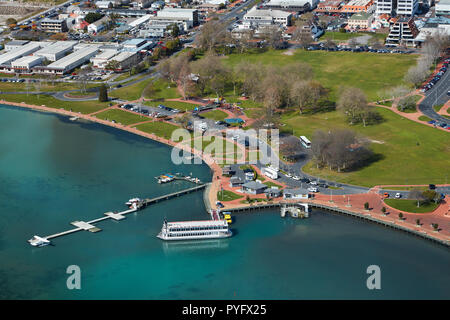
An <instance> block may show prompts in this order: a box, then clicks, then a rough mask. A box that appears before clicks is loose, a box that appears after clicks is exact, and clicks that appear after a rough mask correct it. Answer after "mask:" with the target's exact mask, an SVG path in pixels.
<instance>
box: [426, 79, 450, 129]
mask: <svg viewBox="0 0 450 320" xmlns="http://www.w3.org/2000/svg"><path fill="white" fill-rule="evenodd" d="M449 90H450V71H447V72H445V73H444V75H443V76H442V78H441V79H440V80H439V81H438V82H437V83H436V85H434V86H433V87H432V88H431V89H430V90H428V91H427V92H426V93H425V95H426V98H425V99H423V101H422V102H421V103H420V104H419V110H420V111H421V112H422V113H423V114H424V115H426V116H427V117H429V118H431V119H434V120H436V121H439V122H443V123H447V124H448V123H450V119H447V118H445V117H443V116H441V115H440V114H438V113H437V112H436V111H434V109H433V106H436V105H441V104H444V103H446V102H447V101H448V100H449V98H450V97H449V96H448V95H447V92H448V91H449Z"/></svg>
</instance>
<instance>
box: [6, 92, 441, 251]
mask: <svg viewBox="0 0 450 320" xmlns="http://www.w3.org/2000/svg"><path fill="white" fill-rule="evenodd" d="M0 103H1V104H5V105H12V106H17V107H22V108H27V109H33V110H38V111H43V112H51V113H57V114H61V115H65V116H68V117H78V118H80V119H84V120H88V121H92V122H96V123H100V124H103V125H107V126H110V127H114V128H117V129H120V130H124V131H127V132H130V133H133V134H137V135H140V136H142V137H146V138H148V139H152V140H154V141H158V142H161V143H164V144H166V145H169V146H177V147H178V148H180V149H183V150H185V151H187V152H190V153H192V154H194V155H196V156H198V157H200V158H202V159H203V161H204V162H205V163H206V164H207V165H208V166H209V167H210V168H211V170H212V174H213V175H212V183H211V187H210V188H209V194H208V199H209V202H210V204H211V205H213V204H215V202H216V201H217V192H218V191H219V190H221V189H222V188H224V189H225V190H227V189H229V188H228V187H227V185H229V183H228V181H227V180H228V179H227V178H225V177H222V169H221V168H220V166H219V165H218V164H217V163H216V161H215V159H214V158H213V157H211V156H208V155H205V154H203V153H202V152H201V151H199V150H196V149H192V148H191V147H190V146H189V145H178V143H176V142H174V141H171V140H169V139H165V138H161V137H158V136H156V135H155V134H150V133H146V132H143V131H140V130H137V129H136V128H134V127H132V126H125V125H122V124H119V123H113V122H111V121H106V120H102V119H98V118H96V117H94V116H93V114H81V113H76V112H71V111H68V110H65V109H56V108H50V107H46V106H36V105H29V104H25V103H15V102H8V101H4V100H0ZM113 107H114V106H113ZM149 121H151V119H149ZM258 173H259V172H258ZM269 180H270V179H268V181H269ZM272 182H273V181H272ZM276 183H277V184H280V183H279V182H278V181H276ZM282 186H283V187H285V186H284V185H282ZM378 190H379V188H378V187H374V188H372V189H371V190H370V191H369V192H368V193H363V194H353V195H344V196H343V195H340V196H333V197H332V198H331V197H330V196H329V195H321V194H318V195H316V196H315V198H314V199H312V200H311V202H313V203H323V204H326V205H328V206H334V207H336V208H341V209H345V210H348V211H352V212H357V213H360V214H363V215H368V216H371V217H372V218H374V219H377V220H379V221H387V222H391V223H394V224H399V225H402V226H403V227H405V228H407V229H410V230H414V231H419V232H426V233H427V234H428V235H429V236H430V237H433V238H436V239H440V240H444V241H448V242H450V212H449V204H450V197H449V196H447V197H446V198H445V199H444V201H443V202H442V203H441V205H440V206H439V207H438V208H437V209H436V210H435V211H433V212H431V213H422V214H414V213H405V212H403V216H404V217H403V219H402V220H400V219H399V217H398V213H399V212H400V211H398V210H396V209H393V208H390V207H388V206H387V205H386V204H384V202H383V201H382V197H381V194H379V193H378ZM234 191H235V190H233V192H234ZM242 196H243V198H241V199H238V200H234V201H229V202H224V205H225V209H226V208H233V207H242V206H249V207H251V206H252V204H243V203H241V201H242V200H244V199H245V197H246V196H247V195H245V194H242ZM249 197H250V198H252V199H253V198H261V195H259V196H258V195H249ZM280 201H284V200H283V199H282V198H276V199H273V202H280ZM330 201H332V202H330ZM365 202H369V204H370V210H368V211H366V210H364V203H365ZM349 205H350V206H349ZM383 206H384V207H386V208H387V209H388V210H387V214H386V215H384V214H383V213H382V212H381V207H383ZM416 219H420V220H421V225H420V226H419V225H417V224H416ZM431 223H437V224H439V229H441V230H440V231H439V232H436V231H434V230H433V228H432V227H431Z"/></svg>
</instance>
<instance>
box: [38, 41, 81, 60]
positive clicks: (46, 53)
mask: <svg viewBox="0 0 450 320" xmlns="http://www.w3.org/2000/svg"><path fill="white" fill-rule="evenodd" d="M77 43H78V42H77V41H57V42H53V43H51V44H50V45H49V46H47V47H45V48H42V49H40V50H38V51H36V52H35V53H34V54H33V55H35V56H40V57H43V58H45V59H47V60H49V61H56V60H58V59H61V58H62V57H64V56H65V55H66V54H67V53H68V52H71V51H72V49H73V47H74V46H75V45H76V44H77Z"/></svg>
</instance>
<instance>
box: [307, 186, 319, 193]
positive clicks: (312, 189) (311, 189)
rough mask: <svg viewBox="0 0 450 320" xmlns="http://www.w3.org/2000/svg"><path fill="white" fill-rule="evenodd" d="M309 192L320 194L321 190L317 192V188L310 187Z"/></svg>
mask: <svg viewBox="0 0 450 320" xmlns="http://www.w3.org/2000/svg"><path fill="white" fill-rule="evenodd" d="M308 191H309V192H319V190H317V188H316V187H309V188H308Z"/></svg>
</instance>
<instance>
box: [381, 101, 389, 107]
mask: <svg viewBox="0 0 450 320" xmlns="http://www.w3.org/2000/svg"><path fill="white" fill-rule="evenodd" d="M380 104H381V105H383V106H386V107H389V108H390V107H392V101H385V102H382V103H380Z"/></svg>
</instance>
